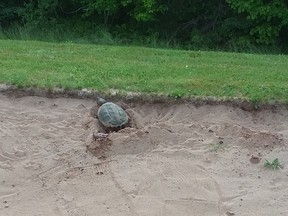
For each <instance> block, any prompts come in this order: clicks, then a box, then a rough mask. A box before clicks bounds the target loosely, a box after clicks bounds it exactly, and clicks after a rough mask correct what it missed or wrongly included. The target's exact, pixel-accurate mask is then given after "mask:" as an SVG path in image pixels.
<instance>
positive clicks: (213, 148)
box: [210, 143, 225, 152]
mask: <svg viewBox="0 0 288 216" xmlns="http://www.w3.org/2000/svg"><path fill="white" fill-rule="evenodd" d="M224 148H225V147H224V145H223V143H213V144H211V145H210V150H211V151H212V152H218V151H222V150H224Z"/></svg>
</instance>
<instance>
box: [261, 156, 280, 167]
mask: <svg viewBox="0 0 288 216" xmlns="http://www.w3.org/2000/svg"><path fill="white" fill-rule="evenodd" d="M264 167H266V168H268V169H273V170H278V169H279V168H281V167H282V165H281V163H280V161H279V159H278V158H276V159H274V160H273V161H272V162H271V161H269V160H265V163H264Z"/></svg>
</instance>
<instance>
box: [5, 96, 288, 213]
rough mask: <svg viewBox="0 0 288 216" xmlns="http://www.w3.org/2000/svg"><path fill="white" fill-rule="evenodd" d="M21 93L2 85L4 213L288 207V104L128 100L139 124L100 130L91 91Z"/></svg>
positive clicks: (273, 209)
mask: <svg viewBox="0 0 288 216" xmlns="http://www.w3.org/2000/svg"><path fill="white" fill-rule="evenodd" d="M14 96H15V95H14ZM14 96H13V94H12V95H11V94H9V95H4V94H3V93H1V94H0V215H5V216H18V215H19V216H20V215H21V216H23V215H27V216H34V215H35V216H36V215H41V216H45V215H47V216H48V215H49V216H53V215H55V216H56V215H57V216H58V215H64V216H66V215H67V216H70V215H75V216H79V215H81V216H85V215H87V216H90V215H91V216H92V215H101V216H105V215H107V216H108V215H113V216H114V215H115V216H120V215H123V216H127V215H131V216H137V215H139V216H144V215H145V216H146V215H147V216H148V215H149V216H153V215H155V216H159V215H165V216H169V215H171V216H174V215H181V216H185V215H187V216H188V215H189V216H191V215H193V216H206V215H207V216H214V215H215V216H222V215H223V216H225V215H236V216H237V215H241V216H248V215H249V216H253V215H255V216H258V215H261V216H270V215H288V209H287V204H288V196H287V194H288V176H287V175H288V168H287V164H288V157H287V155H288V148H287V141H288V110H287V109H286V108H285V107H282V108H281V107H274V108H273V109H260V110H257V111H247V109H246V111H245V110H243V107H242V109H241V108H238V107H236V106H230V105H221V104H219V105H217V104H213V105H209V104H207V103H205V104H200V105H199V104H197V105H195V104H193V103H190V102H187V101H186V102H185V101H182V102H178V103H174V104H173V103H171V102H169V103H165V102H163V101H162V102H148V101H140V102H137V101H130V102H129V101H128V103H129V104H128V105H129V107H130V108H129V110H128V111H129V112H130V113H132V117H133V120H134V123H135V125H134V127H133V128H125V129H122V130H120V131H118V132H112V133H110V134H109V135H108V137H104V138H95V133H97V131H98V129H99V126H100V125H99V122H98V120H97V119H95V118H93V117H92V116H90V109H91V107H93V106H94V105H95V104H96V102H95V101H93V100H92V99H72V98H46V97H37V96H29V95H27V94H23V95H18V97H14ZM115 102H117V101H115ZM118 102H119V101H118ZM126 103H127V101H126ZM93 134H94V136H93ZM276 158H278V159H279V161H280V163H281V168H280V169H279V170H270V169H267V168H265V167H264V162H265V160H266V159H267V160H269V161H273V160H274V159H276Z"/></svg>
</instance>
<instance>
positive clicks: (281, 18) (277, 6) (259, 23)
mask: <svg viewBox="0 0 288 216" xmlns="http://www.w3.org/2000/svg"><path fill="white" fill-rule="evenodd" d="M226 1H227V2H228V3H229V4H230V6H231V7H232V8H233V9H234V10H236V11H237V12H238V13H240V14H245V15H246V18H247V20H249V21H251V24H252V25H251V27H250V28H249V30H250V35H251V37H253V38H254V39H255V41H256V42H257V43H259V44H261V43H265V44H272V43H275V42H276V39H277V37H278V36H279V33H280V32H281V30H282V28H287V27H288V8H287V3H285V1H284V0H270V1H264V0H250V1H247V0H226Z"/></svg>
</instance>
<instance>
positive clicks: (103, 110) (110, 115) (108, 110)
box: [98, 102, 128, 128]
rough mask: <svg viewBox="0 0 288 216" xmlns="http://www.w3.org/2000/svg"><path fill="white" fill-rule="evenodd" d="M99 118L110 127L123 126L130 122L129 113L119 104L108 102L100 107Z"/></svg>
mask: <svg viewBox="0 0 288 216" xmlns="http://www.w3.org/2000/svg"><path fill="white" fill-rule="evenodd" d="M98 119H99V121H100V122H101V123H102V124H103V125H104V126H105V127H110V128H117V127H122V126H123V125H125V124H127V123H128V115H127V114H126V112H125V111H124V110H123V109H122V108H121V107H120V106H118V105H117V104H114V103H111V102H107V103H105V104H103V105H102V106H100V107H99V109H98Z"/></svg>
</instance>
